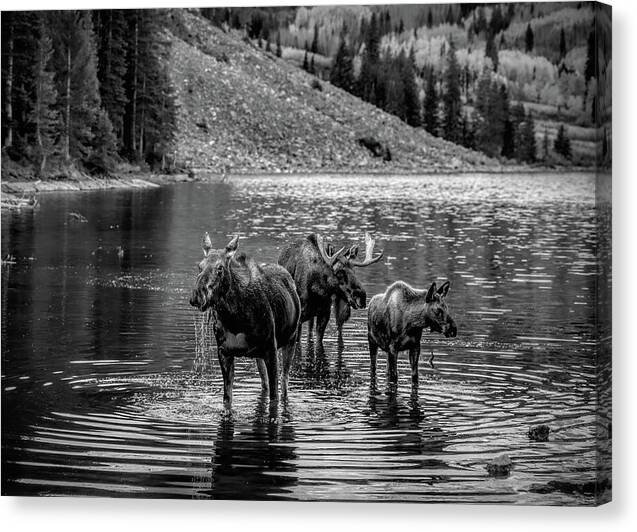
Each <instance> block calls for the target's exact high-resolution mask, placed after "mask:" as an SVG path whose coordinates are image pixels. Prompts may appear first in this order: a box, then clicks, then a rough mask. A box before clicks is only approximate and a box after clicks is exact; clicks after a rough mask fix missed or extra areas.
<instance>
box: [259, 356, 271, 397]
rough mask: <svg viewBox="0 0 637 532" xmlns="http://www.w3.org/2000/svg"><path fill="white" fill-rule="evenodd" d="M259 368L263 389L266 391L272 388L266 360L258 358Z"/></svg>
mask: <svg viewBox="0 0 637 532" xmlns="http://www.w3.org/2000/svg"><path fill="white" fill-rule="evenodd" d="M257 369H258V370H259V375H260V376H261V389H262V390H263V391H265V392H267V391H268V389H269V388H270V386H269V384H268V368H267V366H266V364H265V360H263V359H262V358H257Z"/></svg>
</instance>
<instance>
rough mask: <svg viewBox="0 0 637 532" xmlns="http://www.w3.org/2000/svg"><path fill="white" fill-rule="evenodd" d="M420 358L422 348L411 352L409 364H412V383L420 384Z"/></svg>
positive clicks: (413, 349)
mask: <svg viewBox="0 0 637 532" xmlns="http://www.w3.org/2000/svg"><path fill="white" fill-rule="evenodd" d="M419 358H420V346H419V345H418V346H416V347H412V348H411V349H410V350H409V364H411V382H412V384H418V359H419Z"/></svg>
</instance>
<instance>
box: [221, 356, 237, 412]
mask: <svg viewBox="0 0 637 532" xmlns="http://www.w3.org/2000/svg"><path fill="white" fill-rule="evenodd" d="M219 365H220V366H221V374H222V375H223V408H224V410H226V412H230V409H231V408H232V383H233V381H234V357H233V356H232V355H225V354H224V353H223V351H222V350H221V349H220V350H219Z"/></svg>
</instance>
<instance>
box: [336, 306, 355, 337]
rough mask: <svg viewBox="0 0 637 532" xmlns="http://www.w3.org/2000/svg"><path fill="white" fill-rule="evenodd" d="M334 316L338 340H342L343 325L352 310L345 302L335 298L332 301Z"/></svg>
mask: <svg viewBox="0 0 637 532" xmlns="http://www.w3.org/2000/svg"><path fill="white" fill-rule="evenodd" d="M334 314H335V316H336V329H337V330H338V338H339V339H340V340H343V325H344V324H345V322H346V321H347V320H349V318H350V316H351V315H352V309H351V308H350V306H349V304H348V303H347V301H345V300H344V299H340V298H336V301H334Z"/></svg>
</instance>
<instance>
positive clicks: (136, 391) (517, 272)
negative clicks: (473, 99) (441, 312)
mask: <svg viewBox="0 0 637 532" xmlns="http://www.w3.org/2000/svg"><path fill="white" fill-rule="evenodd" d="M363 183H364V186H363V185H362V184H363ZM594 191H595V189H594V177H593V176H588V175H568V174H562V175H553V176H552V175H538V174H533V175H493V176H489V175H462V176H452V175H447V176H443V177H436V176H416V177H410V176H396V177H393V178H392V181H391V186H387V178H386V177H385V176H371V177H368V178H361V177H344V176H338V177H329V176H307V177H303V176H300V177H289V176H288V177H283V176H279V177H268V176H255V177H249V178H237V179H233V181H232V182H231V183H215V184H204V183H186V184H180V185H175V186H170V187H162V188H159V189H153V190H144V191H115V192H113V191H108V192H96V193H86V194H48V195H44V196H43V197H42V201H41V207H40V209H39V210H38V211H36V212H33V211H29V212H26V211H25V212H20V213H18V212H11V213H8V212H3V213H2V229H1V231H2V250H1V253H2V256H3V257H4V256H6V255H7V254H11V255H13V256H14V257H15V264H12V265H6V266H5V265H3V267H2V296H1V297H2V300H1V305H2V306H1V308H2V369H3V375H2V419H3V422H2V423H3V426H2V445H3V453H2V460H3V464H2V465H3V468H2V470H3V476H2V493H4V494H82V495H115V496H137V497H203V498H208V497H213V498H258V499H270V498H291V499H301V500H318V499H329V500H405V501H429V502H512V503H527V504H539V503H542V504H590V503H592V502H593V500H594V499H593V495H592V494H591V492H590V490H588V488H586V489H585V487H586V486H589V485H590V482H592V481H593V480H594V479H595V474H596V470H597V468H599V470H600V472H601V473H603V474H605V475H606V476H608V472H609V467H610V442H611V440H610V435H611V432H612V427H611V423H610V412H611V398H610V394H609V393H608V391H607V390H608V389H610V382H611V371H610V360H611V357H610V343H611V340H612V339H611V336H610V299H609V294H610V291H609V289H608V288H609V287H610V239H608V238H606V240H604V238H603V236H604V235H606V236H608V235H609V234H610V232H609V231H610V219H611V216H610V209H609V208H607V207H604V206H603V205H600V206H599V208H596V205H595V198H594ZM69 212H77V213H80V214H82V215H83V216H85V217H86V218H87V220H88V222H87V223H72V222H70V221H69V218H68V213H69ZM316 230H318V231H322V232H324V233H325V234H326V235H328V236H330V237H331V239H332V240H333V241H334V242H335V243H339V242H342V243H351V242H353V241H355V240H356V239H357V238H359V237H360V235H361V234H363V232H364V231H365V230H368V231H371V232H372V233H374V235H375V236H376V237H377V239H378V244H379V246H382V247H383V249H384V253H385V255H384V259H383V261H382V262H380V263H379V264H377V265H376V266H375V267H374V268H368V269H363V271H361V272H360V281H361V283H362V284H363V285H364V286H365V288H366V290H367V292H368V299H369V297H371V296H372V295H373V294H376V293H379V292H382V291H384V290H385V288H386V287H387V285H389V284H390V283H391V282H393V281H395V280H396V279H402V280H404V281H406V282H408V283H410V284H411V285H413V286H416V287H419V288H422V287H425V286H428V285H429V284H430V283H431V282H432V281H434V280H440V279H449V280H450V281H451V284H452V287H453V288H452V291H451V293H450V295H449V301H448V304H449V307H450V309H451V312H452V313H453V316H454V319H455V320H456V323H457V326H458V331H459V336H458V337H457V338H453V339H445V338H442V337H440V336H437V335H434V334H424V335H423V341H422V355H421V358H420V365H419V372H420V383H419V385H418V387H412V385H411V379H410V378H409V374H410V370H409V362H408V356H407V353H402V354H401V355H400V356H399V361H398V364H399V368H398V375H399V382H398V385H397V387H396V388H394V389H389V388H387V378H386V375H385V372H386V360H385V357H384V356H383V355H382V354H381V355H380V356H379V357H378V371H377V377H376V379H375V380H373V381H372V380H370V359H369V351H368V346H367V331H366V316H365V312H364V311H355V312H353V314H352V318H351V319H350V321H348V322H347V324H346V325H345V330H344V334H343V337H342V338H340V339H339V338H337V334H336V328H335V327H334V324H333V323H330V325H329V326H328V330H327V332H326V340H325V344H324V349H323V350H321V349H320V348H319V347H318V346H316V344H315V342H314V341H313V339H312V338H310V339H308V338H307V333H306V334H304V338H303V342H302V345H301V347H300V350H299V352H297V355H296V359H295V362H294V367H293V370H292V375H291V381H290V393H289V397H288V399H287V401H283V402H281V403H280V404H279V406H278V411H277V412H270V406H269V402H268V401H267V400H264V399H263V398H262V397H261V384H260V379H259V376H258V373H257V372H256V370H255V365H254V362H253V361H251V360H240V359H239V360H237V364H236V374H237V375H236V378H235V391H234V396H235V397H234V403H233V408H234V412H233V415H232V417H231V418H229V419H225V418H223V416H222V400H221V395H222V386H221V376H220V372H219V370H218V368H217V362H216V353H215V352H210V353H208V355H209V358H210V360H211V361H212V363H211V364H208V365H206V364H203V365H201V364H200V365H199V366H198V367H197V371H196V372H195V371H193V369H194V363H195V362H196V361H195V353H196V351H197V345H196V342H195V338H194V334H193V318H192V316H193V314H192V311H191V309H190V307H189V305H188V301H187V300H188V294H189V292H190V289H191V287H192V283H193V280H194V276H195V274H196V263H197V261H198V260H199V256H200V255H199V254H200V248H199V238H200V235H201V234H202V233H203V231H209V233H210V235H211V237H212V239H213V244H214V245H219V246H220V245H223V244H225V242H226V241H227V237H228V235H231V234H237V233H238V234H240V235H241V237H242V246H243V248H244V250H245V251H246V253H248V254H250V255H253V256H254V257H255V258H257V260H259V261H261V262H266V261H270V262H271V261H276V258H277V256H278V253H279V250H280V249H281V248H282V246H283V245H284V244H285V243H286V242H288V241H290V240H293V239H296V238H299V237H302V236H305V235H307V234H308V233H310V232H311V231H316ZM597 234H599V235H601V236H602V239H601V240H599V241H598V236H597ZM118 248H121V249H122V250H123V252H124V253H123V256H120V254H119V253H118ZM372 270H373V271H372ZM598 274H599V275H600V282H599V283H597V282H596V279H597V275H598ZM596 302H597V303H598V304H600V305H602V306H603V309H602V312H601V313H600V314H599V316H600V320H599V321H598V322H596V318H595V316H596ZM604 309H608V311H607V312H606V311H604ZM600 339H601V340H602V342H601V343H600V344H598V340H600ZM598 345H599V349H598ZM214 350H215V349H213V351H214ZM432 353H433V355H434V359H433V365H431V364H429V360H430V358H431V354H432ZM598 361H599V362H600V363H601V364H600V367H597V365H596V364H597V362H598ZM198 362H199V363H200V362H201V360H199V361H198ZM598 386H601V387H602V388H601V392H600V393H599V394H598V393H597V387H598ZM271 419H273V420H271ZM540 423H544V424H548V425H549V426H550V427H551V437H550V439H549V441H548V442H531V441H529V439H528V437H527V435H526V434H527V432H528V428H529V427H530V426H532V425H535V424H540ZM505 452H506V453H507V454H509V455H510V456H511V458H512V460H513V462H514V468H513V471H512V474H511V475H510V476H509V477H508V478H506V479H498V480H494V479H491V478H489V477H488V474H487V472H486V470H485V464H486V463H487V462H488V460H490V459H491V458H493V457H494V456H497V455H498V454H502V453H505ZM587 483H588V484H587ZM564 486H566V487H568V489H566V488H564V489H561V487H564ZM578 486H579V487H578ZM601 488H603V489H607V488H608V484H606V485H604V486H601ZM601 488H600V489H601Z"/></svg>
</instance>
